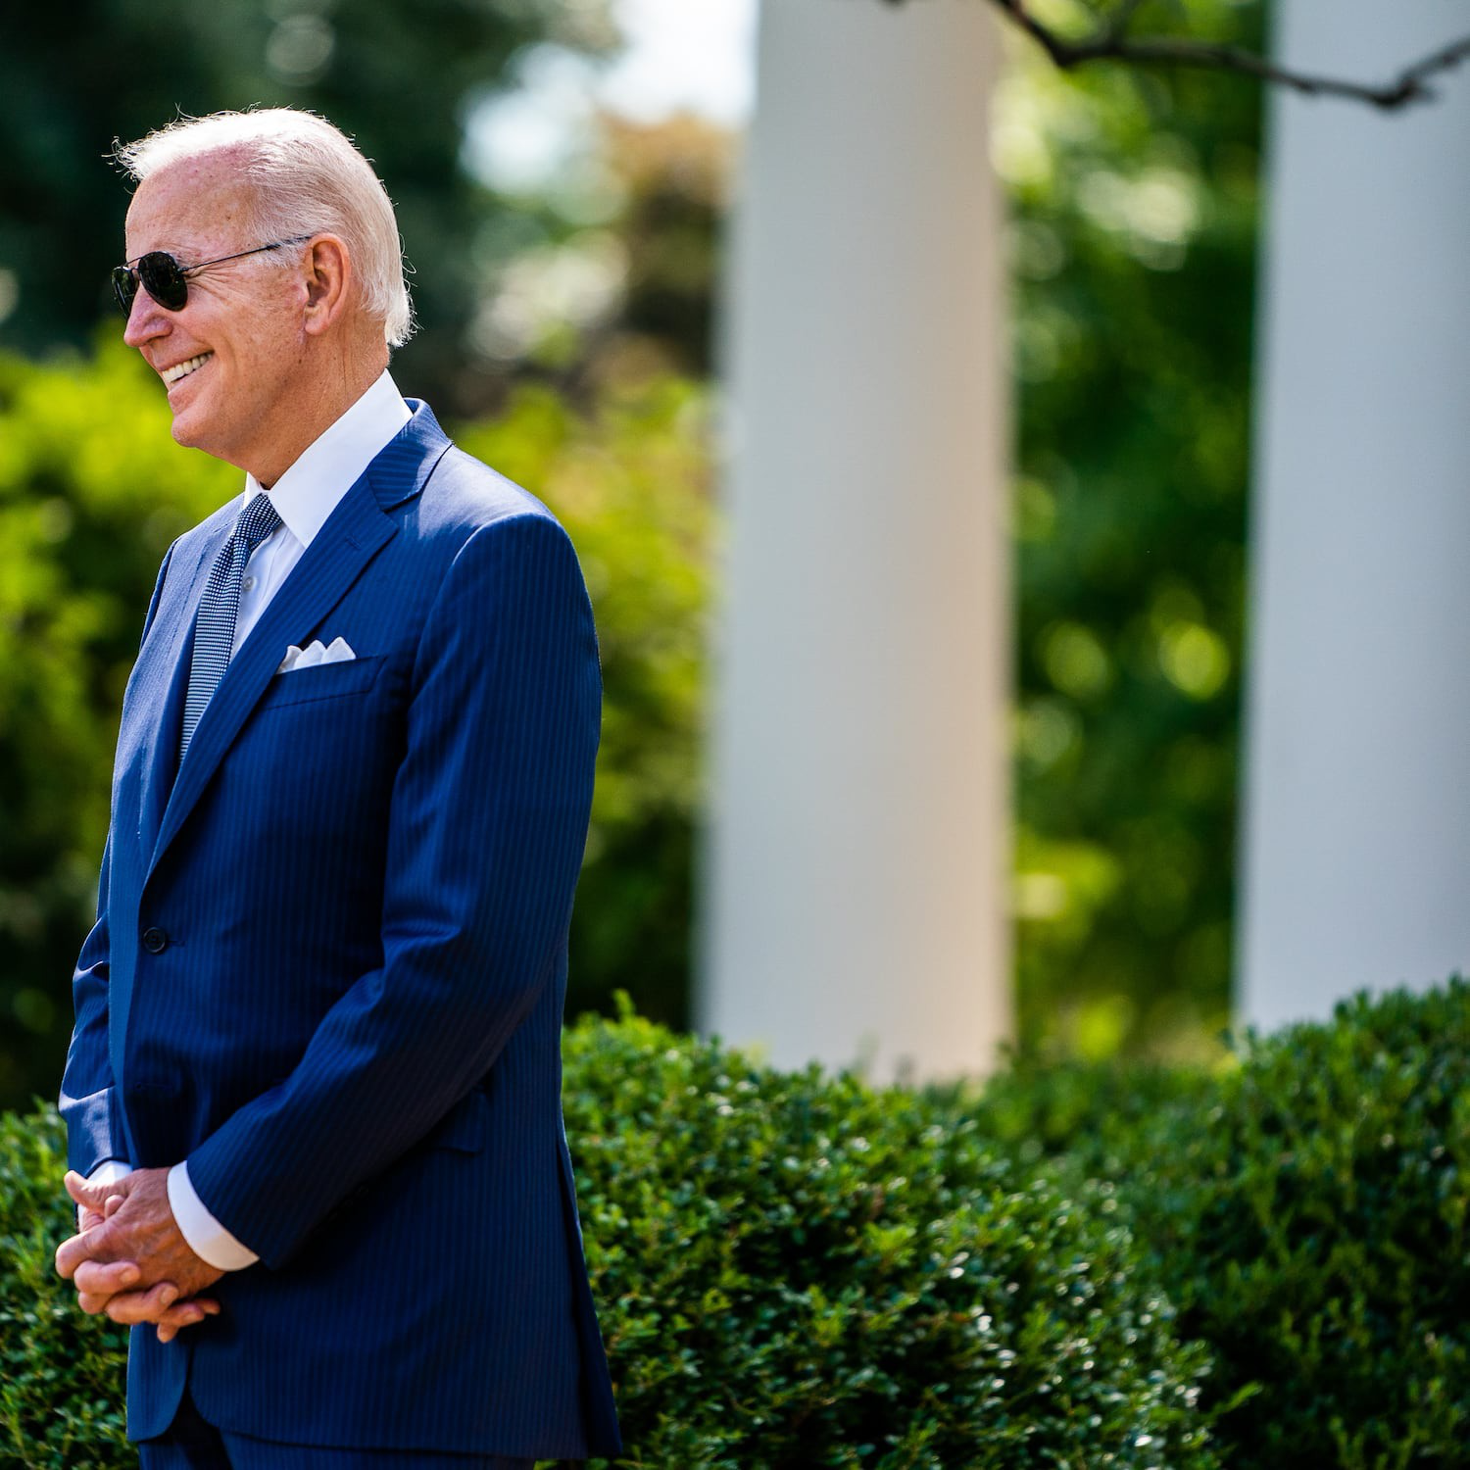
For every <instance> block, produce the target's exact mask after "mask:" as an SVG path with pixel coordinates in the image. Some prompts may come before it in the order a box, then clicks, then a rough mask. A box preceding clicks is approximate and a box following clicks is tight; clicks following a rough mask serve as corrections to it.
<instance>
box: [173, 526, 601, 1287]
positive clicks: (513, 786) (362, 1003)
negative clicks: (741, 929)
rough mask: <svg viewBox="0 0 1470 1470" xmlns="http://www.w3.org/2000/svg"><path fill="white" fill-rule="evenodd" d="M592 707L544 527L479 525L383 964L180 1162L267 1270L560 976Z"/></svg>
mask: <svg viewBox="0 0 1470 1470" xmlns="http://www.w3.org/2000/svg"><path fill="white" fill-rule="evenodd" d="M600 708H601V678H600V673H599V668H598V659H597V642H596V635H595V633H594V630H593V624H592V610H591V607H590V605H589V603H588V600H587V593H586V589H585V587H584V585H583V582H582V576H581V571H580V569H579V568H578V565H577V559H576V554H575V552H574V551H573V550H572V546H571V542H570V541H569V540H568V539H567V537H566V534H565V532H564V531H562V529H561V527H560V526H558V525H557V524H556V522H555V521H554V520H552V519H550V518H549V517H546V516H542V515H518V516H513V517H509V518H507V519H504V520H501V521H497V522H494V523H492V524H490V525H487V526H483V527H481V528H480V529H478V530H477V531H475V532H474V533H473V534H472V535H471V536H470V538H469V539H468V540H467V542H466V543H465V545H464V546H463V547H462V548H461V550H460V552H459V553H458V555H457V557H456V558H455V560H454V562H453V564H452V565H451V567H450V570H449V572H448V574H447V576H446V578H445V581H444V584H443V586H442V587H441V589H440V592H439V594H438V596H437V597H436V599H435V602H434V604H433V606H432V608H431V609H430V612H429V615H428V618H427V620H426V622H425V626H424V630H423V634H422V637H421V640H420V645H419V650H418V656H417V659H416V663H415V671H414V677H413V684H412V688H411V700H410V705H409V710H408V720H407V737H408V738H407V746H406V751H405V755H404V758H403V761H402V764H401V765H400V767H399V770H398V774H397V777H396V780H395V784H394V789H393V797H392V804H391V816H390V829H389V834H388V870H387V878H386V889H385V899H384V911H383V964H382V966H381V968H379V969H377V970H374V971H371V972H370V973H368V974H365V975H363V976H362V977H361V978H360V979H358V980H357V981H356V982H355V983H354V984H353V986H352V987H351V988H350V989H349V990H348V991H347V992H346V993H345V994H344V995H343V996H342V997H341V998H340V999H339V1000H338V1001H337V1002H336V1003H335V1005H334V1006H333V1007H332V1008H331V1010H329V1011H328V1012H327V1014H326V1016H325V1017H324V1018H323V1020H322V1023H321V1025H320V1026H319V1027H318V1029H317V1031H316V1033H315V1034H314V1035H313V1037H312V1040H311V1042H310V1044H309V1046H308V1047H307V1050H306V1053H305V1055H304V1056H303V1058H302V1060H301V1062H300V1063H299V1064H298V1066H297V1067H296V1069H295V1071H294V1072H293V1073H292V1074H291V1076H290V1077H289V1078H287V1079H286V1081H285V1082H283V1083H282V1084H281V1085H279V1086H277V1087H275V1088H272V1089H271V1090H270V1091H269V1092H267V1093H264V1094H262V1095H260V1096H259V1097H256V1098H254V1099H252V1100H251V1101H250V1102H249V1103H247V1104H246V1105H244V1106H243V1107H242V1108H240V1109H239V1110H238V1111H237V1112H235V1113H234V1114H233V1115H232V1116H231V1117H230V1118H229V1119H228V1120H227V1121H226V1122H225V1123H224V1124H223V1125H222V1126H221V1127H220V1128H219V1129H218V1130H216V1132H215V1133H213V1134H212V1135H211V1136H210V1137H209V1138H208V1139H206V1140H205V1141H204V1143H203V1144H201V1145H200V1146H199V1147H198V1148H197V1149H195V1150H194V1151H193V1152H192V1153H191V1154H190V1155H189V1158H188V1172H189V1178H190V1180H191V1182H192V1183H193V1186H194V1188H195V1190H196V1191H197V1193H198V1195H199V1198H200V1200H201V1201H202V1203H203V1204H204V1206H205V1207H206V1209H208V1211H209V1212H210V1213H211V1214H212V1215H213V1216H214V1217H215V1219H216V1220H218V1221H219V1222H220V1224H222V1225H223V1226H224V1227H225V1228H226V1229H227V1230H229V1231H230V1232H231V1234H233V1235H234V1236H235V1237H236V1238H237V1239H238V1240H240V1241H241V1242H242V1243H244V1244H245V1245H247V1246H248V1247H249V1248H250V1249H251V1250H253V1251H255V1252H257V1253H258V1254H259V1255H260V1257H261V1258H262V1259H263V1260H264V1262H265V1263H266V1265H268V1266H279V1265H281V1264H283V1263H284V1262H285V1261H287V1260H289V1259H290V1257H291V1256H292V1254H293V1253H294V1252H295V1251H296V1250H297V1249H298V1248H299V1247H300V1245H301V1244H302V1243H303V1241H304V1240H305V1239H306V1238H307V1236H308V1235H309V1234H310V1232H311V1231H312V1229H313V1228H314V1227H315V1226H316V1225H317V1224H318V1223H319V1222H320V1221H321V1219H322V1218H323V1217H324V1216H325V1215H327V1214H328V1213H329V1212H330V1211H331V1210H332V1209H333V1207H334V1206H336V1205H337V1204H338V1203H339V1202H340V1201H341V1200H342V1199H343V1198H344V1196H346V1195H347V1194H348V1193H349V1192H350V1191H351V1190H352V1189H354V1188H355V1187H357V1186H358V1185H359V1184H362V1183H364V1182H366V1181H367V1180H369V1179H371V1178H372V1177H373V1176H374V1175H376V1174H378V1173H380V1172H381V1171H382V1170H383V1169H385V1168H386V1167H387V1166H388V1165H389V1164H391V1163H392V1162H393V1161H394V1160H395V1159H396V1158H398V1157H399V1156H400V1155H402V1154H403V1153H404V1152H406V1151H407V1150H408V1149H409V1148H410V1147H412V1145H413V1144H414V1143H415V1142H417V1141H418V1140H419V1139H420V1138H422V1137H423V1136H424V1135H425V1134H427V1133H428V1132H429V1131H430V1130H431V1129H432V1128H433V1126H434V1125H435V1124H436V1123H437V1122H438V1121H439V1120H440V1119H441V1118H442V1117H443V1116H444V1115H445V1114H446V1113H447V1112H448V1111H449V1109H450V1108H451V1107H453V1106H454V1104H455V1103H456V1102H458V1101H459V1100H460V1099H461V1098H462V1097H464V1096H465V1095H466V1093H468V1092H469V1090H470V1089H471V1088H472V1087H474V1086H475V1084H476V1083H477V1082H478V1081H480V1079H481V1078H482V1077H483V1076H484V1075H485V1073H486V1072H487V1071H488V1070H489V1068H490V1067H491V1066H492V1064H493V1063H494V1061H495V1059H496V1057H497V1056H498V1055H499V1054H500V1052H501V1050H502V1049H503V1048H504V1046H505V1044H506V1042H507V1041H508V1040H509V1038H510V1037H511V1035H512V1033H513V1032H514V1031H515V1029H516V1027H517V1026H518V1025H519V1024H520V1022H521V1021H522V1020H523V1019H524V1018H525V1016H526V1015H527V1014H528V1013H529V1012H530V1010H531V1008H532V1007H533V1006H534V1005H535V1003H536V1001H537V999H538V997H539V996H540V994H541V993H542V990H543V989H544V987H545V985H546V984H547V983H548V982H549V980H550V978H551V976H552V975H553V974H554V973H555V971H556V968H557V965H558V961H559V959H560V955H561V952H562V949H563V947H564V945H565V942H566V930H567V923H568V920H569V918H570V914H571V905H572V894H573V890H574V889H575V886H576V881H577V874H578V872H579V870H580V867H581V860H582V852H583V847H584V845H585V842H586V834H587V820H588V813H589V811H590V808H591V800H592V779H593V768H594V764H595V760H596V754H597V740H598V725H599V718H600Z"/></svg>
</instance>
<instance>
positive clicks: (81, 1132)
mask: <svg viewBox="0 0 1470 1470" xmlns="http://www.w3.org/2000/svg"><path fill="white" fill-rule="evenodd" d="M173 553H174V549H173V547H172V546H170V547H169V549H168V551H167V552H166V553H165V554H164V558H163V565H162V566H160V567H159V569H158V580H157V582H155V583H154V586H153V596H152V598H151V599H150V601H149V603H148V615H147V617H146V618H145V619H144V620H143V637H144V638H145V639H146V638H147V636H148V630H149V629H150V628H151V627H152V626H153V618H154V615H155V614H156V613H157V611H158V599H159V596H160V595H161V594H162V592H163V584H164V581H165V579H166V578H167V576H168V564H169V559H170V558H171V557H172V556H173ZM111 878H112V834H111V833H110V832H109V833H108V837H107V842H106V844H105V846H104V847H103V849H102V872H101V875H100V877H99V879H98V883H97V921H96V923H95V924H93V926H92V931H91V933H89V934H88V935H87V938H86V941H85V942H84V943H83V945H82V952H81V955H80V956H79V958H78V959H77V966H76V970H75V972H74V973H73V975H72V1004H73V1007H74V1009H75V1013H76V1022H75V1025H74V1026H73V1028H72V1034H71V1045H70V1047H69V1048H68V1049H67V1054H66V1071H65V1073H64V1074H63V1076H62V1079H61V1097H60V1099H59V1100H58V1102H59V1109H60V1112H61V1116H62V1118H63V1119H64V1120H65V1122H66V1138H67V1163H68V1165H69V1166H70V1167H71V1168H73V1169H75V1170H76V1171H77V1172H78V1173H79V1174H83V1175H87V1176H90V1175H91V1174H92V1172H93V1171H94V1170H95V1169H96V1168H97V1167H98V1165H99V1164H104V1163H107V1162H108V1161H109V1160H116V1161H118V1162H120V1163H126V1162H127V1137H126V1134H125V1132H124V1130H123V1122H122V1114H121V1110H120V1108H119V1106H118V1100H117V1093H116V1090H115V1089H114V1087H113V1081H112V1063H111V1061H110V1060H109V1057H108V1049H107V1000H108V979H109V961H110V953H111V952H110V949H109V945H108V928H107V896H108V890H109V887H110V884H111Z"/></svg>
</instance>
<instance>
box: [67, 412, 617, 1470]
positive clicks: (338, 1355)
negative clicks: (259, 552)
mask: <svg viewBox="0 0 1470 1470" xmlns="http://www.w3.org/2000/svg"><path fill="white" fill-rule="evenodd" d="M412 406H413V407H414V410H415V411H414V415H413V418H412V420H411V421H410V422H409V423H408V424H406V425H405V426H404V428H403V430H402V431H401V432H400V433H399V435H398V436H397V438H395V439H394V440H393V441H392V442H391V443H390V444H389V445H388V446H387V448H385V449H384V450H383V451H382V452H381V453H380V454H379V455H378V457H377V458H376V459H375V460H374V461H373V463H372V464H371V465H370V466H369V467H368V469H367V471H366V472H365V473H364V475H363V476H362V477H361V478H360V479H359V480H358V481H357V483H356V484H355V485H354V486H353V487H352V489H351V490H350V491H349V492H348V493H347V495H346V496H345V497H344V498H343V500H342V501H341V502H340V504H339V505H338V506H337V508H336V509H335V511H334V512H333V513H332V515H331V517H330V518H329V519H328V521H327V522H326V524H325V526H324V527H323V528H322V530H321V532H320V533H319V534H318V535H317V537H316V538H315V539H314V540H313V541H312V543H311V544H310V546H308V547H307V549H306V551H305V553H304V554H303V556H302V558H301V561H300V562H299V563H298V564H297V566H296V567H295V568H294V570H293V571H292V572H291V574H290V575H289V577H288V578H287V580H286V582H285V583H284V584H283V585H282V587H281V588H280V590H279V591H278V592H277V593H276V595H275V596H274V598H273V599H272V600H271V602H270V603H269V604H268V606H267V607H266V609H265V611H264V613H263V614H262V616H261V618H260V621H259V623H258V624H257V625H256V626H255V627H254V628H253V629H252V630H251V632H250V634H249V636H248V637H247V638H246V640H245V642H244V644H243V645H242V646H241V648H240V650H239V652H238V653H237V654H236V656H235V658H234V659H233V660H232V662H231V663H230V665H229V668H228V670H227V671H226V673H225V675H224V678H223V681H222V682H221V683H220V685H219V687H218V689H217V690H216V692H215V695H214V697H213V699H212V700H211V702H210V704H209V706H208V708H207V709H206V710H205V712H204V715H203V718H202V720H201V721H200V723H199V726H198V729H197V730H196V732H195V734H194V737H193V740H192V742H191V744H190V745H189V748H188V752H187V754H186V755H185V757H184V759H183V762H182V764H178V763H177V761H176V751H177V748H178V733H179V722H180V716H181V711H182V707H183V701H184V691H185V685H186V682H187V678H188V669H189V655H190V646H191V636H192V624H193V616H194V610H195V608H196V607H197V605H198V601H199V596H200V593H201V590H202V588H203V584H204V579H205V577H206V576H207V574H208V571H209V568H210V565H211V564H212V563H213V561H214V559H215V556H216V554H217V553H218V551H219V548H220V547H221V545H222V544H223V542H224V540H225V537H226V536H227V535H228V532H229V529H230V526H231V523H232V522H233V520H234V518H235V515H236V513H237V510H238V505H237V504H232V505H230V506H228V507H226V508H225V509H223V510H221V511H220V512H218V513H217V514H215V515H214V516H212V517H210V518H209V519H208V520H207V521H205V522H204V523H203V524H202V525H200V526H197V527H196V528H195V529H194V530H192V531H190V532H189V533H188V534H187V535H185V536H183V537H181V538H180V539H179V540H178V541H177V542H176V543H175V544H174V545H173V547H171V548H170V551H169V553H168V555H167V556H166V558H165V559H164V564H163V568H162V570H161V572H160V574H159V579H158V586H157V588H156V590H155V592H154V595H153V601H152V604H151V606H150V607H149V610H148V619H147V624H146V629H145V632H144V637H143V644H142V649H141V651H140V653H139V656H138V661H137V664H136V666H135V668H134V670H133V673H132V677H131V678H130V680H129V682H128V686H127V692H126V694H125V696H124V701H123V713H122V727H121V731H120V734H119V739H118V750H117V764H116V771H115V777H114V782H113V791H112V825H111V833H110V836H109V840H108V846H107V851H106V854H105V857H104V862H103V872H102V883H101V892H100V900H99V905H98V918H97V924H96V927H95V928H94V929H93V931H92V933H91V934H90V936H89V937H88V939H87V941H86V944H85V947H84V949H83V951H82V956H81V959H80V961H79V964H78V969H77V976H76V985H75V991H76V1007H77V1022H76V1031H75V1034H74V1036H73V1040H72V1047H71V1052H70V1056H69V1058H68V1062H67V1071H66V1079H65V1082H64V1084H63V1089H62V1092H63V1095H62V1110H63V1112H64V1114H65V1115H66V1118H67V1123H68V1127H69V1132H70V1163H71V1166H72V1167H73V1168H75V1169H77V1170H79V1171H80V1172H82V1173H84V1174H85V1173H89V1172H90V1171H91V1170H92V1169H93V1168H94V1167H95V1166H96V1165H97V1164H99V1163H100V1162H102V1161H103V1160H106V1159H109V1158H117V1159H123V1160H126V1161H127V1162H129V1163H131V1164H132V1165H134V1166H135V1167H157V1166H168V1165H173V1164H176V1163H178V1162H179V1161H180V1160H181V1159H187V1160H188V1167H189V1176H190V1180H191V1182H192V1183H193V1185H194V1188H195V1190H196V1191H197V1193H198V1195H199V1197H200V1199H201V1201H202V1202H203V1204H204V1205H205V1207H206V1208H207V1209H208V1210H209V1211H210V1213H211V1214H213V1215H214V1216H215V1218H216V1219H217V1220H218V1221H219V1222H220V1223H221V1224H222V1225H223V1226H224V1227H225V1228H226V1229H227V1230H229V1231H230V1232H231V1233H232V1234H233V1235H234V1236H235V1237H236V1238H237V1239H239V1240H240V1241H241V1242H243V1243H244V1244H245V1245H247V1246H249V1247H250V1248H251V1249H252V1250H254V1251H256V1252H258V1253H259V1255H260V1257H261V1261H260V1263H259V1264H258V1265H256V1266H253V1267H250V1268H249V1269H247V1270H245V1271H241V1272H235V1273H231V1274H229V1275H227V1276H226V1277H225V1278H224V1279H223V1280H221V1281H220V1282H219V1284H218V1286H217V1287H216V1288H214V1289H213V1291H212V1293H211V1294H214V1295H217V1296H218V1298H219V1300H220V1302H221V1303H222V1306H223V1311H222V1313H221V1315H220V1316H219V1317H218V1318H215V1319H207V1320H206V1321H205V1322H203V1323H201V1324H200V1325H198V1326H195V1327H189V1328H186V1329H185V1330H183V1331H182V1332H181V1333H180V1334H179V1335H178V1337H177V1338H176V1339H175V1340H174V1341H173V1342H172V1343H169V1344H167V1345H163V1344H160V1343H159V1342H158V1341H157V1338H156V1336H155V1334H154V1333H153V1331H152V1329H151V1327H140V1328H135V1329H134V1330H133V1338H132V1345H131V1352H130V1354H129V1369H128V1431H129V1434H130V1435H131V1436H132V1437H133V1438H135V1439H138V1438H146V1437H149V1436H153V1435H157V1434H160V1433H162V1432H163V1431H164V1430H165V1429H166V1428H167V1427H168V1425H169V1423H170V1421H171V1419H172V1418H173V1416H174V1414H175V1412H176V1410H177V1407H178V1405H179V1403H180V1400H181V1396H182V1394H183V1391H184V1387H185V1383H186V1381H187V1384H188V1387H189V1391H190V1393H191V1394H192V1396H193V1399H194V1402H195V1403H196V1404H197V1405H198V1407H199V1410H200V1412H201V1413H202V1414H203V1416H204V1417H205V1419H207V1420H208V1421H209V1422H211V1423H212V1424H215V1425H217V1426H218V1427H220V1428H221V1429H225V1430H229V1431H233V1432H236V1433H240V1434H247V1435H253V1436H258V1437H260V1438H263V1439H273V1440H282V1441H291V1442H295V1443H303V1444H318V1445H341V1446H374V1447H383V1448H403V1449H410V1448H415V1449H434V1450H441V1451H460V1452H465V1453H469V1452H495V1453H498V1454H502V1455H522V1456H527V1457H539V1458H545V1459H551V1458H565V1459H580V1458H585V1457H587V1456H589V1455H609V1454H615V1453H616V1452H617V1450H618V1447H619V1445H618V1431H617V1420H616V1415H615V1412H614V1408H613V1400H612V1392H611V1386H610V1382H609V1378H608V1372H607V1365H606V1361H605V1359H604V1356H603V1350H602V1343H601V1339H600V1337H599V1334H598V1328H597V1321H596V1317H595V1315H594V1311H593V1305H592V1299H591V1295H590V1292H589V1289H588V1283H587V1275H586V1269H585V1266H584V1264H583V1258H582V1249H581V1232H580V1228H579V1225H578V1220H577V1210H576V1202H575V1198H574V1193H573V1183H572V1170H571V1161H570V1158H569V1156H568V1153H567V1145H566V1139H565V1135H564V1133H563V1129H562V1118H561V1095H560V1090H561V1065H560V1031H561V1021H562V1008H563V1001H564V996H565V990H566V973H567V925H568V920H569V916H570V913H571V905H572V893H573V889H574V887H575V884H576V879H577V873H578V869H579V866H580V862H581V856H582V848H583V844H584V841H585V837H586V827H587V817H588V810H589V806H590V802H591V793H592V776H593V764H594V758H595V754H596V748H597V738H598V724H599V711H600V699H601V681H600V677H599V671H598V662H597V645H596V638H595V633H594V630H593V624H592V612H591V608H590V606H589V604H588V600H587V594H586V590H585V588H584V585H583V582H582V577H581V573H580V571H579V569H578V566H577V561H576V556H575V554H574V552H573V550H572V547H571V543H570V542H569V541H568V539H567V537H566V535H565V533H564V532H563V531H562V529H561V528H560V526H558V525H557V523H556V522H555V520H554V519H553V518H552V517H551V516H550V514H549V513H548V512H547V511H546V510H545V508H544V507H543V506H541V505H540V503H539V502H537V501H536V500H534V499H533V498H532V497H531V496H529V495H527V494H526V493H525V492H524V491H523V490H521V489H519V488H518V487H517V486H515V485H513V484H511V483H510V482H509V481H507V480H506V479H504V478H503V477H501V476H500V475H497V474H496V473H495V472H494V471H492V470H490V469H488V468H486V467H485V466H484V465H482V464H480V463H479V462H478V461H476V460H474V459H471V458H470V457H469V456H468V455H466V454H464V453H462V452H461V451H459V450H458V449H455V448H454V447H453V446H452V445H451V444H450V442H449V441H448V439H447V438H446V437H445V436H444V434H443V432H442V431H441V430H440V428H439V426H438V424H437V423H436V422H435V420H434V417H433V415H432V414H431V413H430V412H429V410H428V408H427V407H426V406H424V405H422V404H413V405H412ZM339 636H340V637H343V638H345V639H346V640H347V642H348V643H349V644H350V645H351V647H352V648H353V650H355V652H356V655H357V657H356V658H355V659H353V660H351V661H348V662H342V663H332V664H323V665H319V666H317V667H315V668H309V669H303V670H300V671H297V672H291V673H286V674H279V675H278V674H277V673H276V669H277V666H278V665H279V663H280V661H281V659H282V658H283V656H284V655H285V652H286V649H287V647H288V645H290V644H293V643H294V644H297V645H300V646H302V647H304V646H306V644H307V643H308V642H309V641H311V640H312V639H320V640H321V641H322V642H323V643H324V644H330V643H331V642H332V640H333V639H334V638H337V637H339ZM176 765H177V771H176V770H175V767H176Z"/></svg>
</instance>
